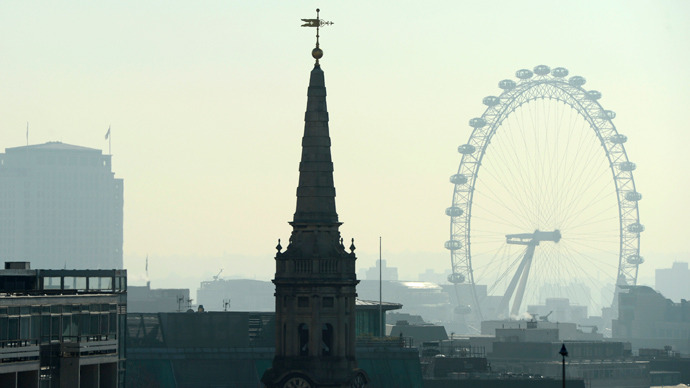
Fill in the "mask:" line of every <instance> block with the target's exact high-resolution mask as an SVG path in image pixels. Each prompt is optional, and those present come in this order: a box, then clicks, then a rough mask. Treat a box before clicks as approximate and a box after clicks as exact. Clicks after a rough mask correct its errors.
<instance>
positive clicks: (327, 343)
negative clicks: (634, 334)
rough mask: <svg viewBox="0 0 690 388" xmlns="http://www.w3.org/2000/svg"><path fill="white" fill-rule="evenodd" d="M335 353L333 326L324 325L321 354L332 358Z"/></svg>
mask: <svg viewBox="0 0 690 388" xmlns="http://www.w3.org/2000/svg"><path fill="white" fill-rule="evenodd" d="M332 351H333V326H331V324H330V323H324V324H323V327H322V328H321V354H322V355H324V356H330V355H331V354H332Z"/></svg>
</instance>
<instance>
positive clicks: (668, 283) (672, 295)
mask: <svg viewBox="0 0 690 388" xmlns="http://www.w3.org/2000/svg"><path fill="white" fill-rule="evenodd" d="M688 279H690V269H688V263H681V262H675V263H673V266H672V267H671V268H659V269H657V270H656V274H655V277H654V288H655V289H656V290H657V291H659V292H660V293H661V294H662V295H663V296H665V297H667V298H669V299H671V300H672V301H674V302H680V300H681V299H690V281H688Z"/></svg>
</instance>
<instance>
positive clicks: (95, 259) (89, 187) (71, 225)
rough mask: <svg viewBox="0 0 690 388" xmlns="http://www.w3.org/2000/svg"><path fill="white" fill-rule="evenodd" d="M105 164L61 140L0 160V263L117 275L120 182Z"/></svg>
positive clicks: (92, 152) (10, 152) (12, 151)
mask: <svg viewBox="0 0 690 388" xmlns="http://www.w3.org/2000/svg"><path fill="white" fill-rule="evenodd" d="M110 158H111V156H110V155H103V154H102V153H101V151H99V150H96V149H92V148H86V147H79V146H74V145H69V144H63V143H60V142H50V143H45V144H37V145H31V146H24V147H14V148H7V149H6V150H5V153H4V154H0V214H2V217H0V258H2V259H3V260H11V261H30V262H31V263H32V265H33V267H34V268H54V269H57V268H72V269H101V268H102V269H121V268H122V207H123V198H122V195H123V184H122V179H115V178H114V173H113V172H112V170H111V166H110Z"/></svg>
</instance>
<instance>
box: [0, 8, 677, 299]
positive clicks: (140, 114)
mask: <svg viewBox="0 0 690 388" xmlns="http://www.w3.org/2000/svg"><path fill="white" fill-rule="evenodd" d="M317 7H320V8H321V10H322V11H321V17H322V18H323V19H325V20H331V21H333V22H334V23H335V24H334V25H332V26H329V27H327V28H324V29H323V30H322V33H321V47H322V49H323V50H324V58H323V59H322V61H321V64H322V68H323V70H324V71H325V74H326V87H327V89H328V109H329V112H330V120H331V121H330V130H331V138H332V142H333V147H332V154H333V160H334V164H335V173H334V177H335V184H336V190H337V198H336V204H337V210H338V213H339V216H340V220H341V221H343V222H344V225H343V226H342V227H341V232H342V235H343V237H344V238H345V239H350V238H351V237H354V238H355V243H356V245H357V247H358V250H357V253H358V257H359V262H358V265H359V266H360V267H368V266H371V265H373V264H374V262H375V260H376V258H377V256H378V238H379V236H382V237H383V242H384V249H383V252H384V256H385V258H387V259H388V263H389V265H397V266H398V267H399V268H400V273H401V275H402V276H403V277H408V278H413V277H415V276H416V274H418V273H420V272H423V271H424V270H425V269H426V268H434V269H436V270H437V271H443V270H446V269H449V268H450V259H449V255H448V253H447V251H446V250H445V249H444V248H443V243H444V241H446V240H447V239H448V230H449V225H448V222H449V220H448V217H447V216H446V215H445V214H444V213H443V211H444V209H445V208H446V207H448V206H450V202H451V199H452V188H453V187H452V186H451V185H450V183H448V177H449V176H450V175H451V174H453V173H455V172H456V171H457V168H458V164H459V162H460V157H459V155H458V153H457V151H456V148H457V146H458V145H460V144H463V143H465V142H466V141H467V138H468V136H469V134H470V127H469V126H468V125H467V122H468V120H469V119H471V118H472V117H478V116H481V114H482V113H483V112H484V109H485V106H484V105H482V104H481V101H482V98H483V97H485V96H488V95H498V94H499V93H500V89H498V87H497V83H498V81H500V80H502V79H506V78H511V79H515V77H514V74H515V71H516V70H518V69H521V68H527V69H532V68H533V67H534V66H536V65H540V64H545V65H548V66H551V67H552V68H553V67H558V66H562V67H566V68H568V69H569V70H570V74H571V75H581V76H584V77H585V78H586V79H587V84H586V86H585V87H586V88H589V89H596V90H599V91H600V92H601V93H602V95H603V97H602V99H601V100H600V103H601V104H602V105H603V106H604V108H605V109H610V110H613V111H615V112H616V113H617V118H616V119H615V120H614V123H615V125H616V127H617V129H618V131H619V132H620V133H623V134H625V135H627V136H628V138H629V141H628V143H627V144H626V149H627V152H628V155H629V157H630V160H631V161H633V162H635V163H636V164H637V166H638V168H637V170H636V171H635V180H636V184H637V187H638V190H639V191H640V192H641V193H642V194H643V195H644V198H643V200H642V201H641V202H640V214H641V222H642V223H643V224H644V225H645V226H646V231H645V232H644V233H643V235H642V240H641V241H642V255H643V256H645V258H646V260H647V262H646V263H645V265H644V266H643V267H642V268H641V271H642V274H641V278H644V277H645V276H646V277H647V278H648V279H653V269H654V268H657V267H669V266H670V264H671V262H672V261H673V260H684V261H688V260H690V254H681V253H683V252H690V249H688V248H687V246H686V240H687V235H686V234H687V232H686V230H687V222H688V220H689V219H690V201H688V200H687V196H688V193H690V182H689V180H688V174H687V172H686V166H688V165H690V153H689V152H688V149H687V148H688V143H689V141H688V140H690V126H689V125H688V124H687V118H686V117H685V116H686V115H687V110H688V107H689V106H690V95H689V94H688V93H687V89H688V85H689V84H690V70H689V69H690V50H688V42H690V3H688V2H687V1H629V0H626V1H581V2H561V1H522V2H516V1H492V2H483V1H473V2H462V1H437V2H433V3H432V4H431V5H430V4H429V2H419V1H417V2H411V1H377V2H368V1H348V2H341V1H321V2H318V3H317V2H313V1H302V2H299V3H295V2H279V1H274V2H267V1H244V2H241V1H203V2H192V1H185V2H182V1H117V2H114V1H113V2H105V1H101V2H81V1H60V2H40V1H3V2H1V3H0V86H1V88H2V89H1V90H2V93H0V149H4V148H8V147H15V146H21V145H24V144H25V143H26V139H25V129H26V123H27V121H28V122H29V125H30V135H29V142H30V144H37V143H45V142H47V141H62V142H64V143H70V144H76V145H81V146H87V147H93V148H98V149H102V150H103V151H104V152H106V153H107V152H108V142H107V141H106V140H104V135H105V132H106V130H107V129H108V126H112V153H113V170H114V172H115V175H116V176H117V177H119V178H123V179H124V182H125V221H124V253H125V266H126V267H127V268H128V269H129V271H130V277H131V278H132V279H133V280H135V282H136V280H137V279H143V271H144V258H145V257H146V255H147V254H148V255H149V256H150V260H151V269H152V271H153V270H154V269H155V273H154V274H152V280H154V279H160V282H159V283H158V284H157V286H175V284H173V283H174V279H178V278H179V279H184V280H183V281H181V283H180V285H184V286H186V287H190V288H194V287H196V286H197V285H198V282H199V281H200V280H204V279H209V278H210V275H211V274H215V273H217V272H218V270H219V269H220V268H224V272H223V274H224V275H226V276H231V275H237V276H248V277H255V278H257V279H262V280H268V279H270V278H272V275H273V272H274V260H273V256H274V253H275V251H274V248H273V247H274V246H275V245H276V241H277V239H278V238H282V239H284V240H286V239H287V238H288V237H289V235H290V231H291V229H290V226H289V225H288V224H287V222H288V221H290V220H291V219H292V214H293V213H294V208H295V189H296V186H297V177H298V164H299V157H300V141H301V136H302V131H303V126H304V122H303V119H304V111H305V106H306V91H307V83H308V76H309V71H310V70H311V68H312V66H313V59H312V58H311V56H310V52H311V49H312V48H313V45H314V31H313V30H312V29H307V28H300V27H299V26H300V24H301V23H300V19H301V18H313V17H314V16H315V11H314V10H315V8H317ZM602 158H603V156H602ZM612 186H613V182H612ZM166 279H167V280H166ZM185 282H186V283H185Z"/></svg>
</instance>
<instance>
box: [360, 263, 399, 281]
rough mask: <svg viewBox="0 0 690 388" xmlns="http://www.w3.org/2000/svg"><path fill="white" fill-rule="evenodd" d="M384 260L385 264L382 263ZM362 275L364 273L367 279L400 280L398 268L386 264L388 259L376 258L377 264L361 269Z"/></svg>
mask: <svg viewBox="0 0 690 388" xmlns="http://www.w3.org/2000/svg"><path fill="white" fill-rule="evenodd" d="M381 262H383V264H382V263H381ZM359 272H360V275H359V276H360V277H362V274H364V277H363V278H364V279H366V280H379V277H380V278H381V279H382V280H393V281H395V280H398V268H397V267H388V266H386V260H381V261H379V260H376V265H375V266H373V267H369V268H365V269H362V270H360V271H359Z"/></svg>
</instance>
